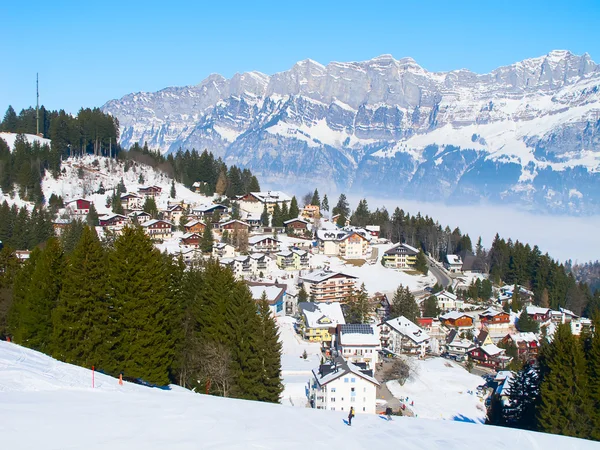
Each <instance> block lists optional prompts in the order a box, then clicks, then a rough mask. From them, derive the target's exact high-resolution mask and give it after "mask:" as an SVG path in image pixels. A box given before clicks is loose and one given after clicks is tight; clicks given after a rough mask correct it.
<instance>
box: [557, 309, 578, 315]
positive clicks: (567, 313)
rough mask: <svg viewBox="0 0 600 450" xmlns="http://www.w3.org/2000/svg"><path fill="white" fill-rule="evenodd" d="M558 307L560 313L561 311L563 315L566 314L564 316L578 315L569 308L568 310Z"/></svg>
mask: <svg viewBox="0 0 600 450" xmlns="http://www.w3.org/2000/svg"><path fill="white" fill-rule="evenodd" d="M558 309H559V310H560V312H561V313H563V314H564V315H566V316H571V317H575V318H577V317H579V316H578V315H577V314H575V313H574V312H573V311H570V310H568V309H565V308H560V307H559V308H558Z"/></svg>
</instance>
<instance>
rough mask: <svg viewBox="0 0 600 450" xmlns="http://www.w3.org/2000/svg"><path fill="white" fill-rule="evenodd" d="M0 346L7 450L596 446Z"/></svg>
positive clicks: (1, 408) (0, 391)
mask: <svg viewBox="0 0 600 450" xmlns="http://www.w3.org/2000/svg"><path fill="white" fill-rule="evenodd" d="M94 378H95V379H94V382H95V388H93V389H92V372H91V370H89V369H84V368H80V367H76V366H72V365H69V364H64V363H61V362H59V361H56V360H54V359H52V358H50V357H48V356H46V355H43V354H41V353H39V352H35V351H33V350H29V349H26V348H23V347H20V346H17V345H15V344H11V343H7V342H3V341H0V419H1V423H2V425H0V429H1V430H2V443H3V444H4V446H6V448H11V449H31V448H67V447H68V448H87V449H91V450H95V449H104V448H107V447H110V448H112V449H116V450H118V449H128V450H131V449H134V450H135V449H144V450H154V449H157V450H158V449H161V450H162V449H164V448H169V449H189V448H229V449H234V448H235V449H237V448H265V449H283V448H286V449H305V448H314V449H329V448H332V446H334V447H338V448H344V449H348V450H351V449H363V448H393V447H398V448H404V449H445V450H453V449H460V450H465V449H480V448H481V445H482V443H485V446H486V447H487V448H520V447H527V448H530V447H533V448H560V449H565V450H571V449H573V450H575V449H583V450H585V449H588V448H589V449H592V448H596V447H597V443H594V442H591V441H584V440H578V439H573V438H566V437H562V436H553V435H547V434H542V433H532V432H526V431H521V430H512V429H507V428H499V427H491V426H484V425H476V424H469V423H460V422H445V421H434V420H427V419H411V418H401V417H398V418H394V420H393V421H391V422H388V421H385V420H382V419H381V418H379V417H378V416H371V415H360V414H359V415H357V416H356V418H355V420H353V421H352V422H353V423H352V427H348V426H347V425H345V423H344V422H343V420H344V418H345V416H346V413H344V412H343V411H342V412H336V411H317V410H306V409H300V408H291V407H285V406H281V405H271V404H264V403H258V402H249V401H243V400H233V399H224V398H219V397H212V396H206V395H200V394H194V393H192V392H189V391H186V390H184V389H181V388H178V387H176V386H171V390H166V391H165V390H159V389H152V388H146V387H141V386H137V385H132V384H129V383H127V382H125V383H124V384H123V386H120V385H119V383H118V380H117V379H115V378H112V377H109V376H106V375H102V374H99V373H97V372H96V373H95V375H94Z"/></svg>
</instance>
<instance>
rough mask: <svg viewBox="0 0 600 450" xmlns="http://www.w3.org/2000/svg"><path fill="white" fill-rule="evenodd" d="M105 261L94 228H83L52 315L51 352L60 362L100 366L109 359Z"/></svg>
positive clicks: (69, 261)
mask: <svg viewBox="0 0 600 450" xmlns="http://www.w3.org/2000/svg"><path fill="white" fill-rule="evenodd" d="M106 262H107V261H106V255H105V253H104V250H103V249H102V245H101V244H100V241H99V240H98V236H97V235H96V233H95V231H94V230H93V229H91V228H89V227H88V226H86V227H84V229H83V232H82V234H81V239H80V240H79V242H78V243H77V246H76V247H75V249H74V250H73V253H72V254H71V255H70V256H69V258H68V260H67V264H66V266H65V270H64V277H63V284H62V289H61V292H60V295H59V299H58V304H57V306H56V308H55V309H54V311H53V314H52V323H53V333H52V354H53V355H54V356H55V357H56V358H58V359H60V360H62V361H65V362H68V363H71V364H77V365H80V366H84V367H91V366H92V365H95V366H96V367H98V368H100V369H102V368H104V367H105V365H106V364H107V362H108V361H109V360H110V358H111V355H110V350H111V349H110V348H109V347H107V345H106V342H107V340H108V338H109V336H110V333H109V327H110V326H112V324H110V323H109V321H108V317H109V313H110V311H109V306H110V305H109V302H108V297H107V275H106V267H107V264H106Z"/></svg>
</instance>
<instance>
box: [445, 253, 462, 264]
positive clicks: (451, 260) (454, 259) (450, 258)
mask: <svg viewBox="0 0 600 450" xmlns="http://www.w3.org/2000/svg"><path fill="white" fill-rule="evenodd" d="M446 262H447V263H448V264H452V265H459V264H460V265H462V259H460V256H458V255H446Z"/></svg>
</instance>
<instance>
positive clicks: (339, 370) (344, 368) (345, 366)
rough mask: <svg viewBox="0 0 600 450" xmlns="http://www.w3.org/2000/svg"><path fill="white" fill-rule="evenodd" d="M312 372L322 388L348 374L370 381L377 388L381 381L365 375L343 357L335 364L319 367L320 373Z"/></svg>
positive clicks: (336, 359)
mask: <svg viewBox="0 0 600 450" xmlns="http://www.w3.org/2000/svg"><path fill="white" fill-rule="evenodd" d="M326 369H327V370H326ZM312 372H313V376H314V377H315V380H316V381H317V383H319V384H320V385H321V386H324V385H326V384H327V383H330V382H332V381H333V380H337V379H338V378H340V377H342V376H344V375H348V374H354V375H356V376H358V377H360V378H363V379H364V380H366V381H369V382H370V383H373V384H374V385H376V386H379V381H377V380H376V379H375V378H373V377H372V376H370V375H368V374H366V373H364V372H363V371H362V370H361V369H360V367H358V366H357V365H355V364H352V363H351V362H350V361H346V360H345V359H344V358H342V357H341V356H338V357H336V358H335V360H334V363H332V364H330V365H326V364H323V365H321V366H320V367H319V369H318V371H316V370H314V369H313V371H312Z"/></svg>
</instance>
